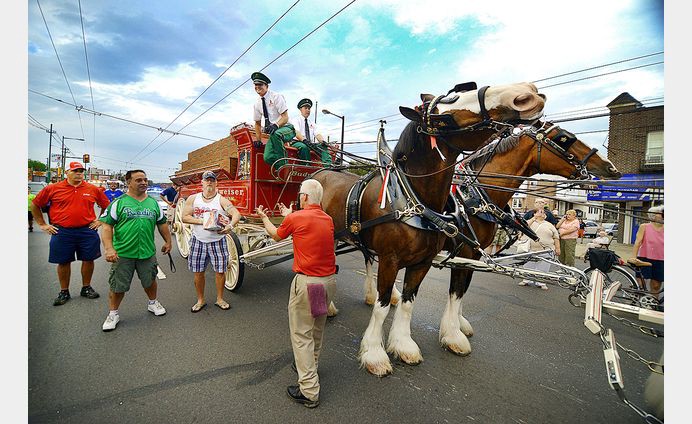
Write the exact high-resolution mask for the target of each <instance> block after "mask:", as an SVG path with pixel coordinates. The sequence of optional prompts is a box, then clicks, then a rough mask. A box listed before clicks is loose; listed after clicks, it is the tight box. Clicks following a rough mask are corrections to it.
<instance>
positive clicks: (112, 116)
mask: <svg viewBox="0 0 692 424" xmlns="http://www.w3.org/2000/svg"><path fill="white" fill-rule="evenodd" d="M29 92H30V93H33V94H36V95H39V96H43V97H46V98H49V99H51V100H55V101H56V102H60V103H63V104H66V105H69V106H72V107H74V108H76V109H78V110H79V111H82V112H86V113H93V114H95V115H98V116H105V117H107V118H111V119H117V120H119V121H123V122H129V123H130V124H134V125H139V126H142V127H147V128H151V129H154V130H157V131H161V132H166V133H170V134H173V135H182V136H185V137H192V138H197V139H200V140H206V141H217V140H214V139H211V138H207V137H200V136H197V135H192V134H186V133H181V132H174V131H170V130H165V129H163V128H161V127H157V126H154V125H149V124H144V123H142V122H137V121H133V120H131V119H127V118H121V117H118V116H115V115H110V114H108V113H105V112H97V111H95V110H91V109H87V108H85V107H84V106H77V105H75V104H72V103H70V102H67V101H65V100H61V99H58V98H55V97H52V96H49V95H47V94H43V93H40V92H38V91H36V90H32V89H29Z"/></svg>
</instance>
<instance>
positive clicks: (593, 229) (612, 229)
mask: <svg viewBox="0 0 692 424" xmlns="http://www.w3.org/2000/svg"><path fill="white" fill-rule="evenodd" d="M584 225H586V228H584V237H588V238H594V237H596V235H597V233H598V230H599V229H600V228H602V229H604V230H605V232H606V234H608V235H609V236H614V235H615V233H617V231H618V224H617V222H604V223H603V224H599V223H597V222H595V221H584Z"/></svg>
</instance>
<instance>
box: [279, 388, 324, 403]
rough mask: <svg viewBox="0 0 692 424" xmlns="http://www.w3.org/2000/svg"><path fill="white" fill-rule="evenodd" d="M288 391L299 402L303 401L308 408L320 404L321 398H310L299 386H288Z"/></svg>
mask: <svg viewBox="0 0 692 424" xmlns="http://www.w3.org/2000/svg"><path fill="white" fill-rule="evenodd" d="M286 393H288V397H290V398H291V399H293V400H294V401H296V402H298V403H302V404H303V406H305V407H306V408H316V407H318V406H319V405H320V401H319V400H310V399H308V398H306V397H305V396H303V393H302V392H301V391H300V388H299V387H298V386H288V388H287V389H286Z"/></svg>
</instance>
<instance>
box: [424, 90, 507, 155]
mask: <svg viewBox="0 0 692 424" xmlns="http://www.w3.org/2000/svg"><path fill="white" fill-rule="evenodd" d="M489 87H490V86H487V85H486V86H484V87H481V88H480V89H478V104H479V105H480V111H481V113H480V114H481V118H482V120H481V121H480V122H476V123H475V124H471V125H469V126H466V127H462V126H460V125H459V124H458V123H457V122H456V121H455V120H454V117H453V116H452V115H450V114H448V113H433V111H434V110H435V108H436V107H437V105H438V104H440V103H454V102H455V101H456V100H457V99H458V98H459V95H458V94H455V95H453V96H449V95H450V94H451V93H452V92H455V93H463V92H465V91H471V90H476V88H477V87H476V83H475V82H466V83H463V84H457V85H456V86H454V88H452V89H451V90H449V92H447V94H442V95H439V96H437V97H435V98H433V99H432V100H430V101H428V102H424V103H423V104H422V105H421V109H422V110H423V120H422V122H421V123H420V124H419V125H418V127H417V128H416V131H417V132H418V133H419V134H425V135H428V136H431V137H436V138H437V140H439V141H441V142H443V143H444V144H445V145H446V146H447V147H448V148H449V149H450V150H451V151H453V152H456V153H457V155H458V154H459V153H461V152H463V151H464V150H463V149H460V148H458V147H456V146H454V145H452V144H451V143H449V142H448V141H447V140H446V139H445V137H447V136H451V135H456V134H463V133H467V132H472V131H480V130H485V129H491V130H495V131H496V134H497V133H500V132H503V131H505V130H507V129H508V128H511V127H512V126H513V125H512V124H508V123H505V122H500V121H495V120H493V119H492V118H491V117H490V114H488V110H487V109H486V107H485V92H486V91H487V90H488V88H489ZM517 123H519V122H517ZM490 138H494V136H493V137H490Z"/></svg>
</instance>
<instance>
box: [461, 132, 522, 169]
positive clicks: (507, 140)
mask: <svg viewBox="0 0 692 424" xmlns="http://www.w3.org/2000/svg"><path fill="white" fill-rule="evenodd" d="M517 144H519V137H518V136H515V135H509V136H507V137H504V138H501V139H500V140H493V141H491V142H490V143H488V144H486V145H485V146H483V147H481V148H480V149H478V150H476V151H475V152H473V153H471V154H470V155H469V156H468V157H467V158H466V159H464V163H466V164H467V165H468V166H469V167H470V168H472V169H475V168H476V167H477V166H479V165H482V163H487V162H489V161H490V160H491V159H492V158H493V156H495V154H503V153H506V152H508V151H510V150H512V149H514V148H515V147H517ZM481 162H482V163H481Z"/></svg>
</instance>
